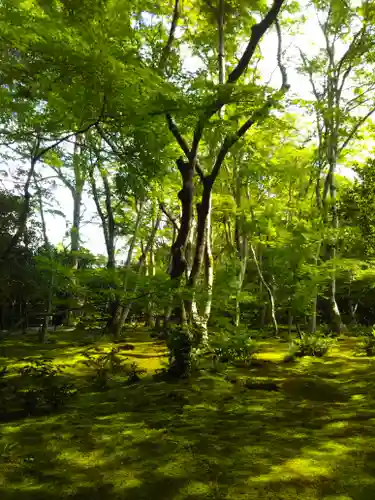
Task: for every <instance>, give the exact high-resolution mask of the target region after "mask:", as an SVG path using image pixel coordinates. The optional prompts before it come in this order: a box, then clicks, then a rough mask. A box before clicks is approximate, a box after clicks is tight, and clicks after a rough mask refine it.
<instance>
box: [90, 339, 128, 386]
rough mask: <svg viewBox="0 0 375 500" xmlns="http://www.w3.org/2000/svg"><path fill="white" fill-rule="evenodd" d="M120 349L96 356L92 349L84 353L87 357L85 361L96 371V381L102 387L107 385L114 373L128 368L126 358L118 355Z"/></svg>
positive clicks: (94, 377)
mask: <svg viewBox="0 0 375 500" xmlns="http://www.w3.org/2000/svg"><path fill="white" fill-rule="evenodd" d="M119 350H120V349H119V348H114V349H112V350H111V351H109V352H108V353H105V354H102V355H101V356H96V355H95V354H94V353H92V352H90V351H86V352H85V353H84V354H83V355H84V356H85V358H86V360H85V361H84V362H83V363H84V364H85V365H86V366H88V367H89V368H91V369H92V370H93V371H94V376H93V379H94V383H95V385H97V386H98V387H99V388H101V389H105V388H106V387H107V385H108V381H109V378H110V376H111V375H112V374H115V373H120V372H123V371H125V369H126V368H125V365H124V361H125V360H124V359H123V358H121V357H120V356H119V355H118V353H119ZM125 359H127V358H125Z"/></svg>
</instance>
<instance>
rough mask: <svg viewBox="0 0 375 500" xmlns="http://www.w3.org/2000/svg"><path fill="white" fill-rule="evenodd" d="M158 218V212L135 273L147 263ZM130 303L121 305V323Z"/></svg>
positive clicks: (127, 314)
mask: <svg viewBox="0 0 375 500" xmlns="http://www.w3.org/2000/svg"><path fill="white" fill-rule="evenodd" d="M160 220H161V216H160V214H159V215H158V216H157V218H156V221H155V223H154V225H153V227H152V230H151V233H150V236H149V238H148V240H147V242H146V245H145V247H144V248H143V250H142V254H141V256H140V257H139V259H138V262H137V265H136V268H135V272H136V273H139V272H140V270H141V269H142V267H143V266H145V264H146V263H147V255H148V253H149V252H150V251H151V248H152V245H153V243H154V240H155V236H156V233H157V231H158V229H159V225H160ZM147 274H148V270H147V267H146V275H147ZM136 290H137V286H136V287H135V288H134V292H136ZM132 305H133V303H132V302H128V303H127V304H126V305H125V306H124V307H123V315H122V321H123V324H124V323H125V321H126V320H127V318H128V316H129V313H130V310H131V308H132Z"/></svg>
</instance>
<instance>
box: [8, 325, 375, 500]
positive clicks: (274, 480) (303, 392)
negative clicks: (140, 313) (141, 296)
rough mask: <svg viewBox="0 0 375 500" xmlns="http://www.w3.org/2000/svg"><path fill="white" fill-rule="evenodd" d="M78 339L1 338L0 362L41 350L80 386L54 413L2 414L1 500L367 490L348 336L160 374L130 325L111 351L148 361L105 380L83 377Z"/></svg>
mask: <svg viewBox="0 0 375 500" xmlns="http://www.w3.org/2000/svg"><path fill="white" fill-rule="evenodd" d="M76 339H77V337H76V335H75V336H74V335H73V334H69V333H62V332H61V333H57V334H56V335H53V336H52V340H54V341H55V342H56V343H51V344H47V345H45V346H38V345H37V344H36V343H35V339H34V338H32V337H31V336H19V337H14V338H12V337H9V338H7V339H4V340H2V341H1V344H0V366H3V365H4V364H6V365H8V367H9V369H10V370H11V371H12V370H16V369H17V368H19V367H20V366H22V364H24V363H25V362H27V361H25V360H24V358H25V357H26V358H28V359H31V358H38V357H39V358H43V357H48V358H51V359H54V360H55V362H56V363H58V364H64V365H66V369H65V374H64V376H66V377H67V378H68V379H70V380H73V381H74V382H75V383H76V384H78V386H79V387H80V391H79V393H78V394H77V395H76V396H74V398H72V399H71V400H69V402H68V403H67V405H66V406H65V407H64V408H63V409H60V410H58V411H57V412H54V413H50V414H48V415H41V416H37V417H36V416H34V417H32V416H31V417H25V418H19V419H17V420H13V421H12V420H8V421H6V420H5V421H3V422H0V499H1V500H44V499H45V500H47V499H48V500H55V499H68V498H70V499H82V500H84V499H90V500H95V499H101V500H102V499H103V500H113V499H126V500H135V499H145V500H146V499H147V500H158V499H163V500H172V499H173V500H182V499H189V500H200V499H241V500H250V499H251V500H253V499H259V500H267V499H273V500H277V499H280V500H281V499H283V500H284V499H285V500H286V499H289V500H292V499H293V500H294V499H295V500H297V499H303V500H349V499H353V500H374V499H375V361H374V360H372V359H371V358H367V357H365V356H363V355H362V354H361V353H360V352H358V350H357V347H358V341H357V340H356V339H350V338H347V339H343V340H339V341H338V342H337V344H336V345H335V347H334V348H332V349H331V350H330V352H329V354H328V355H327V357H326V358H324V359H313V358H303V359H302V360H300V361H298V362H296V363H288V364H287V363H283V362H282V359H283V356H284V354H285V351H286V350H287V344H286V343H282V342H279V343H277V342H276V341H273V342H272V343H266V342H265V343H264V344H263V345H262V352H261V354H260V355H259V356H258V357H259V360H258V362H257V363H255V366H253V367H250V368H234V367H229V366H226V367H224V368H223V370H222V371H221V372H219V373H217V372H214V371H212V370H211V371H210V370H209V369H207V370H202V371H201V372H199V373H198V374H197V375H195V376H193V377H192V378H191V379H190V380H183V381H179V382H177V381H173V382H172V381H162V380H155V379H152V377H151V375H152V373H153V372H154V371H155V370H156V369H157V368H160V367H161V365H162V364H163V362H164V361H165V348H164V346H163V345H162V344H161V343H157V342H153V341H152V340H151V339H150V338H149V337H148V336H147V335H146V334H145V333H142V332H137V331H135V332H134V333H132V336H131V337H128V338H127V339H126V342H130V343H132V344H133V345H134V346H135V349H134V350H133V351H131V352H125V351H124V353H123V356H124V357H127V358H128V360H129V361H131V362H133V361H136V362H137V364H138V366H139V367H140V368H144V369H147V370H148V372H147V373H146V375H145V376H144V378H142V380H141V381H140V382H138V383H137V384H130V385H129V384H127V383H126V381H125V378H122V376H116V377H115V380H113V381H112V382H111V384H110V387H109V389H108V390H106V391H95V390H93V387H92V384H91V383H90V382H89V379H88V376H89V375H90V374H89V371H90V370H89V368H87V367H85V366H84V365H83V364H82V360H83V359H84V358H83V356H82V353H83V352H84V350H85V349H87V346H84V345H83V342H77V340H76ZM95 347H96V348H97V349H98V351H105V350H109V349H110V348H112V347H113V345H112V344H111V343H110V342H109V341H108V340H105V339H102V340H100V341H97V342H96V344H95ZM241 378H247V379H249V380H253V381H254V382H272V383H275V384H277V387H278V388H279V390H258V389H249V388H247V387H246V385H244V384H242V383H240V379H241ZM235 379H237V382H236V383H233V382H235ZM265 387H266V386H265Z"/></svg>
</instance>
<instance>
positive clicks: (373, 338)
mask: <svg viewBox="0 0 375 500" xmlns="http://www.w3.org/2000/svg"><path fill="white" fill-rule="evenodd" d="M363 348H364V350H365V352H366V355H367V356H369V357H371V356H374V355H375V326H373V328H372V330H371V331H369V332H367V333H366V336H365V338H364V341H363Z"/></svg>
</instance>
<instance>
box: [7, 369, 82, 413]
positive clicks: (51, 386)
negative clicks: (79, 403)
mask: <svg viewBox="0 0 375 500" xmlns="http://www.w3.org/2000/svg"><path fill="white" fill-rule="evenodd" d="M61 373H62V366H61V365H53V364H52V363H51V362H50V361H46V360H42V361H38V360H35V361H32V362H31V363H30V364H29V365H27V366H24V367H23V368H21V369H20V370H19V375H20V377H19V380H18V384H17V385H18V386H19V387H18V388H17V389H16V391H15V393H16V398H17V399H18V400H19V401H20V402H21V403H22V406H23V408H24V409H25V410H26V411H27V413H28V414H29V415H31V414H33V413H34V412H35V411H37V410H40V409H42V410H50V409H57V408H59V407H60V406H62V405H63V404H64V403H65V402H66V400H67V399H69V398H70V397H71V396H73V395H74V394H75V393H76V392H77V389H76V388H75V387H74V385H73V384H70V383H67V382H64V381H62V380H61V377H60V375H61Z"/></svg>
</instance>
